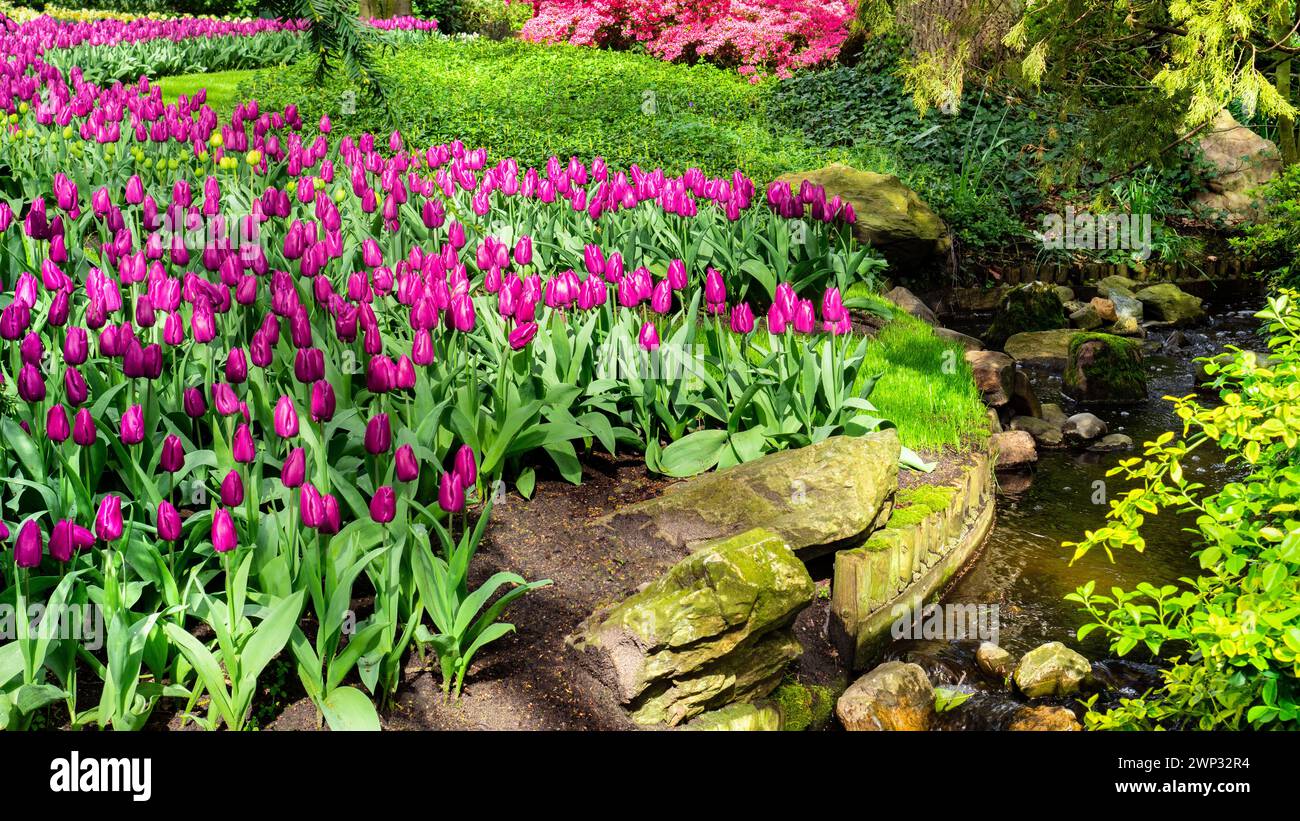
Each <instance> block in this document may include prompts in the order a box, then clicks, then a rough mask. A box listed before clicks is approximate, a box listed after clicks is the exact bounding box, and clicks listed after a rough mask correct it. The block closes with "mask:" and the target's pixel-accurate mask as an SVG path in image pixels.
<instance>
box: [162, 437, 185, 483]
mask: <svg viewBox="0 0 1300 821" xmlns="http://www.w3.org/2000/svg"><path fill="white" fill-rule="evenodd" d="M158 464H159V466H160V467H162V469H163V470H165V471H167V472H168V473H175V472H176V471H178V470H180V469H181V468H182V467H184V466H185V446H184V445H183V444H181V438H180V437H179V436H177V435H176V434H174V433H169V434H167V438H165V439H163V443H162V455H161V457H160V458H159V460H158Z"/></svg>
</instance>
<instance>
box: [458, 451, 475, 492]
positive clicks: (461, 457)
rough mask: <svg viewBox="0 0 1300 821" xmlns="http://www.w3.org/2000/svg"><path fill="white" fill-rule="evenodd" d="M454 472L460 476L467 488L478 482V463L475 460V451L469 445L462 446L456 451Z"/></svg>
mask: <svg viewBox="0 0 1300 821" xmlns="http://www.w3.org/2000/svg"><path fill="white" fill-rule="evenodd" d="M454 470H455V472H456V473H458V474H459V475H460V480H461V481H462V482H464V484H465V487H473V485H474V483H475V482H476V481H478V463H477V462H476V461H475V460H474V449H473V448H471V447H470V446H469V445H461V446H460V449H459V450H457V451H456V459H455V462H454Z"/></svg>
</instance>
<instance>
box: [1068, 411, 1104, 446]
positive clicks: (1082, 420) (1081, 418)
mask: <svg viewBox="0 0 1300 821" xmlns="http://www.w3.org/2000/svg"><path fill="white" fill-rule="evenodd" d="M1106 431H1107V427H1106V423H1105V422H1104V421H1103V420H1101V419H1100V418H1098V417H1097V416H1095V415H1094V414H1091V413H1076V414H1075V415H1074V416H1071V417H1070V418H1069V419H1066V420H1065V424H1064V425H1062V426H1061V433H1062V434H1064V435H1065V441H1067V442H1069V443H1070V444H1071V445H1083V444H1087V443H1088V442H1091V441H1092V440H1093V439H1097V438H1098V437H1101V436H1105V435H1106Z"/></svg>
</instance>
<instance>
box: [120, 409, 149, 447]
mask: <svg viewBox="0 0 1300 821" xmlns="http://www.w3.org/2000/svg"><path fill="white" fill-rule="evenodd" d="M120 428H121V429H120V435H121V438H122V444H124V445H138V444H140V443H141V442H143V441H144V408H142V407H141V406H139V405H132V406H131V407H129V408H127V409H126V412H125V413H123V414H122V421H121V426H120Z"/></svg>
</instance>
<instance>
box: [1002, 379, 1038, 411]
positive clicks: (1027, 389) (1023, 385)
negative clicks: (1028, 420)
mask: <svg viewBox="0 0 1300 821" xmlns="http://www.w3.org/2000/svg"><path fill="white" fill-rule="evenodd" d="M1007 407H1009V408H1010V409H1011V412H1012V413H1014V414H1016V415H1017V416H1033V417H1035V418H1036V417H1039V416H1042V415H1043V406H1042V405H1040V404H1039V402H1038V396H1037V395H1035V394H1034V386H1033V385H1032V384H1030V382H1029V376H1028V375H1027V374H1026V373H1025V372H1024V371H1020V370H1018V371H1016V372H1015V373H1014V374H1013V375H1012V379H1011V401H1010V402H1008V403H1007Z"/></svg>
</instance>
